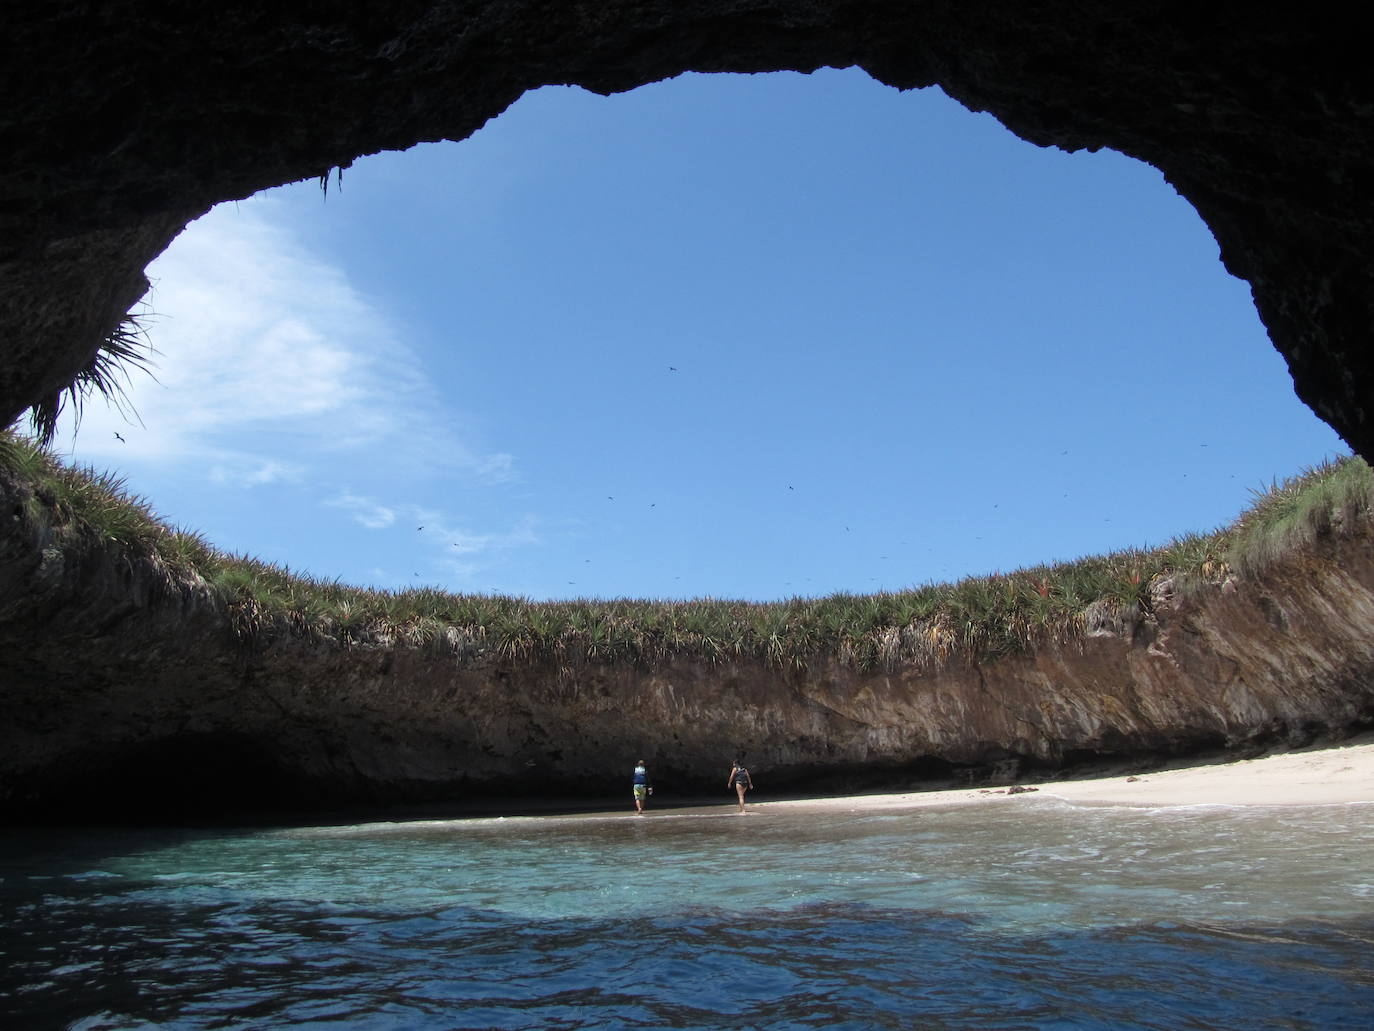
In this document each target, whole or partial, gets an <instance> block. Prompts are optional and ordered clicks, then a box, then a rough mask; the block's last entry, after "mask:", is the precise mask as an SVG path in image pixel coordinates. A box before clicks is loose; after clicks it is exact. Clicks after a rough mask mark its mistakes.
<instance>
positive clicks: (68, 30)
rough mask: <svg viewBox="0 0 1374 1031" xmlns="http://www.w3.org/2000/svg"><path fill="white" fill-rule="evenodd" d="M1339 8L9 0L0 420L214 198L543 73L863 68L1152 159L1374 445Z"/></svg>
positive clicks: (1303, 371)
mask: <svg viewBox="0 0 1374 1031" xmlns="http://www.w3.org/2000/svg"><path fill="white" fill-rule="evenodd" d="M1348 10H1349V11H1351V12H1353V11H1354V10H1355V9H1354V8H1349V9H1348ZM1355 17H1356V15H1355V14H1354V13H1350V14H1347V15H1343V16H1335V15H1333V14H1332V13H1331V12H1330V11H1329V10H1328V11H1324V12H1323V13H1322V15H1321V17H1320V18H1318V17H1316V16H1315V15H1314V14H1313V13H1312V12H1311V11H1309V10H1307V9H1304V8H1295V7H1278V6H1276V7H1266V6H1264V5H1250V4H1233V3H1215V4H1181V3H1163V2H1153V3H1136V4H1081V3H1076V2H1046V3H1039V4H1026V3H1022V2H1019V0H1007V2H992V3H977V4H974V3H967V2H963V0H933V2H924V3H913V2H910V0H827V2H821V0H597V2H594V3H593V2H570V0H557V2H548V0H544V2H536V0H493V2H461V0H389V2H386V3H374V4H366V5H362V4H357V5H354V4H337V5H331V4H281V3H278V2H276V0H255V2H246V3H234V2H232V0H231V2H227V3H223V4H215V5H197V4H166V3H154V2H150V0H102V2H100V3H95V2H92V0H79V2H75V3H64V4H60V5H54V4H52V3H48V2H40V0H18V2H15V3H11V4H8V5H7V6H6V11H5V25H4V28H5V32H4V37H3V39H0V84H2V86H3V88H2V89H0V95H3V96H4V97H5V104H4V105H3V106H0V155H3V159H0V160H3V168H0V425H4V424H7V423H8V422H10V421H12V420H13V419H14V418H16V417H17V416H18V415H19V414H20V413H21V412H22V411H23V410H24V409H25V408H26V407H28V406H29V405H30V404H32V403H34V402H35V401H38V400H40V399H42V398H45V397H48V396H50V395H51V394H52V393H53V392H54V391H56V390H59V389H60V388H62V387H63V386H65V385H66V384H68V383H70V382H71V381H72V379H73V377H74V376H75V375H76V374H77V373H78V372H79V371H80V370H81V369H82V368H83V367H85V366H86V365H87V363H88V362H89V361H90V360H91V358H92V356H93V354H94V353H95V351H96V349H97V348H98V347H99V345H100V343H101V341H102V340H103V339H104V338H105V337H106V336H107V335H108V334H109V333H110V332H111V331H112V330H113V329H114V328H115V327H116V326H117V325H118V324H119V322H120V320H121V318H122V317H123V316H124V314H125V313H126V312H127V311H128V310H129V309H130V308H131V307H132V306H133V305H134V304H135V303H136V302H137V300H138V298H139V297H140V296H141V294H142V293H143V292H144V290H145V289H146V279H145V278H144V276H143V269H144V268H145V266H146V265H147V264H148V262H149V261H151V260H152V259H153V258H154V257H156V255H157V254H158V253H160V252H161V250H162V249H163V248H164V247H165V246H166V245H167V244H168V243H169V242H170V240H171V239H172V238H173V237H174V236H175V235H176V234H177V233H178V232H179V231H180V230H181V229H182V228H183V227H184V226H185V225H186V223H187V222H188V221H190V220H191V219H193V218H195V217H197V216H199V215H200V214H202V213H203V212H205V211H206V210H208V209H209V208H210V207H211V206H213V205H214V204H216V203H218V202H220V201H223V200H229V199H235V198H241V197H246V196H248V195H250V194H252V193H254V192H257V191H259V190H262V189H265V188H268V187H271V186H274V185H278V184H281V183H284V182H289V181H293V180H299V179H302V178H306V177H312V176H320V175H323V174H326V173H327V172H329V171H330V170H331V169H333V168H340V167H346V166H347V165H349V164H350V163H351V162H352V161H353V160H354V159H356V158H357V157H359V156H360V155H365V154H369V153H374V152H376V151H379V150H386V149H401V148H406V147H409V146H412V145H414V144H415V143H418V142H421V141H427V140H438V139H454V140H458V139H463V138H465V137H467V136H469V135H471V134H472V133H473V132H474V131H476V130H477V129H478V128H479V127H480V126H481V125H482V124H483V123H484V122H486V121H487V120H488V119H490V118H493V117H495V116H496V115H498V114H500V113H501V112H502V111H503V110H505V108H506V107H507V106H509V105H510V104H511V103H512V102H513V101H514V100H516V99H517V98H518V97H519V96H520V95H521V94H522V93H523V92H524V91H526V90H529V89H533V88H536V87H539V86H542V85H546V84H578V85H581V86H584V87H586V88H588V89H590V90H594V91H596V92H600V93H611V92H617V91H623V90H628V89H632V88H634V87H636V86H639V85H642V84H644V83H648V82H652V81H656V80H659V79H663V78H666V77H669V76H673V75H676V74H679V73H681V72H684V71H689V70H691V71H700V72H725V71H732V72H762V71H775V70H784V69H790V70H798V71H811V70H814V69H816V68H818V67H822V66H836V67H848V66H859V67H862V68H863V69H865V70H867V71H868V72H869V73H870V74H871V75H873V76H874V77H875V78H877V79H879V80H881V81H883V82H885V83H888V84H890V85H892V86H896V87H899V88H903V89H905V88H913V87H921V86H929V85H939V86H940V87H942V88H943V89H944V90H945V91H946V92H947V93H949V94H950V95H952V96H953V97H955V98H956V99H958V100H960V101H961V102H963V103H964V104H965V105H967V106H968V107H970V108H972V109H975V110H985V111H989V112H991V113H992V114H994V115H995V116H996V117H998V118H999V119H1001V121H1002V122H1003V123H1004V124H1006V125H1007V126H1008V127H1009V128H1010V129H1011V130H1012V131H1014V132H1015V133H1017V134H1018V135H1019V136H1021V137H1022V138H1024V139H1026V140H1029V141H1031V142H1033V143H1036V144H1040V145H1055V146H1060V147H1064V148H1068V149H1078V148H1090V149H1091V148H1098V147H1111V148H1114V149H1116V150H1119V151H1121V152H1123V153H1125V154H1129V155H1132V156H1134V157H1137V158H1140V159H1142V160H1144V161H1147V162H1149V163H1150V164H1152V165H1154V166H1155V167H1156V168H1158V169H1160V170H1161V171H1162V172H1163V173H1164V175H1165V176H1166V177H1167V179H1168V180H1169V182H1170V183H1172V184H1173V186H1174V187H1175V188H1176V189H1178V191H1179V192H1180V193H1181V194H1182V195H1183V196H1184V197H1186V198H1187V199H1188V200H1189V201H1190V202H1192V204H1193V205H1194V206H1195V207H1196V208H1197V210H1198V211H1199V212H1200V214H1201V215H1202V217H1203V219H1204V220H1205V221H1206V222H1207V224H1208V225H1209V226H1210V227H1211V229H1212V231H1213V233H1214V234H1215V236H1216V239H1217V241H1218V243H1219V245H1220V248H1221V258H1222V261H1223V262H1224V263H1225V265H1226V267H1227V268H1228V269H1229V270H1230V271H1231V272H1232V273H1234V274H1235V275H1237V276H1240V277H1242V278H1244V279H1246V280H1247V281H1248V282H1249V283H1250V285H1251V287H1252V289H1253V294H1254V298H1255V303H1256V306H1257V307H1258V309H1259V313H1260V316H1261V318H1262V319H1263V321H1264V323H1265V325H1266V326H1267V327H1268V330H1269V333H1270V336H1271V338H1272V340H1273V341H1274V344H1275V345H1276V346H1277V348H1278V349H1279V350H1280V351H1281V352H1282V353H1283V355H1284V356H1285V358H1286V359H1287V361H1288V366H1289V369H1290V371H1291V372H1292V375H1293V379H1294V383H1295V386H1296V389H1297V393H1298V395H1299V396H1300V397H1301V398H1302V399H1303V400H1304V401H1305V402H1306V403H1307V404H1308V405H1309V406H1311V407H1312V409H1313V410H1314V411H1315V412H1316V413H1317V414H1318V415H1319V416H1320V417H1321V418H1323V419H1324V420H1326V421H1327V422H1328V423H1329V424H1330V425H1331V426H1332V427H1333V428H1335V429H1336V431H1337V432H1338V433H1340V434H1341V436H1342V437H1343V438H1344V439H1345V440H1346V441H1347V442H1348V443H1349V444H1350V445H1351V446H1352V448H1353V449H1354V450H1356V451H1357V452H1358V453H1360V454H1362V455H1363V456H1365V457H1366V458H1374V424H1371V417H1370V410H1369V398H1370V396H1371V387H1374V361H1371V358H1370V357H1369V354H1368V348H1367V345H1366V341H1367V339H1368V336H1369V331H1370V327H1371V322H1374V276H1371V274H1370V262H1371V258H1370V256H1369V242H1370V240H1371V239H1374V189H1371V187H1374V131H1371V130H1374V90H1372V89H1371V85H1370V84H1371V81H1372V80H1371V78H1370V77H1369V76H1368V74H1367V72H1368V57H1367V51H1366V48H1365V47H1364V46H1363V45H1362V44H1361V40H1362V39H1363V38H1364V37H1363V34H1362V33H1361V32H1360V31H1359V30H1358V27H1357V25H1356V24H1355V23H1354V22H1353V21H1351V20H1349V19H1353V18H1355ZM893 131H894V132H900V131H903V129H902V126H900V125H894V126H893ZM187 400H188V403H189V402H190V401H191V399H187Z"/></svg>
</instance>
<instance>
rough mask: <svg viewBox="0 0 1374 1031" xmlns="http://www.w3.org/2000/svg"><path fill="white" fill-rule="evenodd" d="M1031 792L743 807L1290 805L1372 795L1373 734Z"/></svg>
mask: <svg viewBox="0 0 1374 1031" xmlns="http://www.w3.org/2000/svg"><path fill="white" fill-rule="evenodd" d="M1029 786H1030V787H1033V788H1034V790H1035V792H1036V793H1035V794H1030V795H1023V794H1019V793H1017V794H1012V793H1009V791H1008V789H1007V788H1005V787H1000V788H960V789H955V790H948V791H925V792H910V793H906V794H894V795H859V796H850V797H846V798H816V799H798V800H789V801H782V802H760V803H758V804H757V806H755V805H754V804H753V803H751V808H754V807H756V808H759V809H784V808H794V807H800V808H812V809H842V810H862V809H906V808H926V807H934V806H945V805H968V804H969V803H971V802H981V803H987V804H996V803H1001V804H1006V805H1015V804H1016V803H1017V802H1019V801H1020V800H1021V799H1023V798H1026V797H1031V798H1046V797H1048V798H1059V799H1063V800H1064V801H1066V802H1071V803H1074V804H1076V805H1091V806H1103V805H1114V806H1193V805H1218V806H1238V805H1243V806H1273V805H1283V806H1293V805H1339V804H1345V803H1351V802H1371V803H1374V735H1364V736H1362V737H1360V738H1356V739H1352V741H1351V742H1350V743H1347V744H1344V745H1338V746H1334V747H1330V748H1313V749H1307V750H1303V751H1296V752H1286V753H1283V754H1280V755H1270V756H1266V757H1264V758H1260V759H1242V760H1238V761H1236V762H1229V763H1214V764H1210V765H1204V766H1184V765H1182V764H1180V765H1179V766H1178V767H1176V768H1174V767H1170V768H1164V769H1160V770H1156V771H1152V772H1150V773H1140V774H1135V775H1127V774H1119V775H1115V776H1109V777H1100V778H1095V779H1089V780H1064V781H1055V782H1052V783H1044V784H1036V785H1029Z"/></svg>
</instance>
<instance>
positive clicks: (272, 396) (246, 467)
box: [60, 197, 513, 486]
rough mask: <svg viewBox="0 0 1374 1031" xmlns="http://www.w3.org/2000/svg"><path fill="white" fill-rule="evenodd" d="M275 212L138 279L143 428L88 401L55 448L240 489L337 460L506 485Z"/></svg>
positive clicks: (265, 205) (189, 234) (201, 239)
mask: <svg viewBox="0 0 1374 1031" xmlns="http://www.w3.org/2000/svg"><path fill="white" fill-rule="evenodd" d="M274 208H275V202H274V201H273V199H272V198H270V197H266V198H256V199H254V200H253V201H251V202H246V203H244V204H243V205H222V206H221V207H219V208H216V209H215V210H214V211H212V212H210V213H209V214H208V215H206V216H205V217H204V218H202V219H200V220H199V221H197V222H196V223H194V224H193V225H192V226H191V227H190V228H188V229H187V230H186V231H185V232H184V233H183V234H182V235H181V236H180V237H178V238H177V239H176V240H175V241H174V242H173V243H172V245H171V246H170V247H169V248H168V249H167V251H166V253H164V254H163V255H162V256H161V257H160V258H158V260H157V261H155V262H154V263H153V264H152V266H150V268H149V270H148V275H149V279H150V280H151V281H152V282H153V284H154V285H153V289H152V291H151V292H150V294H149V297H148V299H147V300H148V307H149V309H150V310H151V312H153V313H154V314H152V315H151V316H149V317H148V318H147V319H146V320H145V325H146V326H147V328H148V334H149V339H150V341H151V343H152V345H153V346H154V347H155V348H156V350H157V351H158V352H159V353H158V355H157V356H156V357H155V368H154V375H155V376H156V380H154V379H152V378H150V377H148V376H145V375H143V374H142V373H139V372H134V373H133V374H132V376H131V383H130V386H129V390H128V394H129V399H130V402H131V403H132V406H133V408H134V410H136V411H137V412H138V415H139V417H140V420H141V423H142V425H141V426H139V425H132V426H130V425H127V424H126V423H125V420H124V419H123V418H122V417H121V415H120V414H119V413H118V412H117V411H114V410H112V409H109V408H107V407H106V405H105V404H104V403H103V402H101V401H100V400H99V399H96V400H95V401H93V402H91V403H89V404H88V406H87V411H86V414H85V418H84V419H83V422H82V425H81V428H80V433H79V435H78V436H77V437H76V438H75V440H73V433H72V426H71V419H70V418H67V419H66V420H65V422H64V428H63V433H62V436H61V440H60V443H61V446H62V447H63V449H64V450H74V451H76V452H77V453H78V454H79V457H81V458H83V459H87V460H92V459H117V460H126V459H136V460H142V461H147V462H152V463H158V464H171V463H177V464H185V463H198V464H199V465H200V467H201V469H202V471H203V472H204V474H205V475H207V476H208V477H209V478H211V479H213V480H215V481H216V482H220V483H236V484H240V485H243V486H252V485H255V484H260V483H265V482H271V481H273V480H276V479H281V478H284V477H285V478H295V479H299V478H301V477H304V476H306V475H307V473H308V471H309V470H310V468H311V466H312V464H314V463H315V462H317V461H320V460H323V459H324V458H325V457H326V456H330V455H333V456H339V455H340V454H345V453H351V454H353V455H355V456H357V457H358V458H359V459H360V460H363V461H369V460H371V461H384V462H387V463H391V464H393V465H394V464H397V463H403V462H404V463H410V464H413V465H414V466H415V467H416V469H417V470H423V469H435V468H438V467H443V468H445V469H447V470H451V471H454V472H456V473H458V474H460V475H462V476H464V477H465V478H467V479H469V480H472V481H476V482H492V481H502V480H509V479H510V478H512V476H513V469H512V466H513V460H512V458H511V456H510V455H507V454H502V453H495V454H484V453H480V452H478V451H476V450H474V449H473V448H471V447H469V446H468V445H466V444H465V442H463V441H461V440H459V439H457V438H456V434H455V433H454V431H453V429H452V424H451V421H450V420H449V418H448V417H447V414H446V413H445V411H444V409H443V403H442V400H441V398H440V397H439V395H438V393H437V392H436V391H435V390H434V389H433V387H432V386H431V385H430V383H429V382H428V380H427V379H426V378H425V375H424V373H423V363H422V362H421V360H420V359H419V357H418V356H417V355H416V354H415V352H414V351H412V350H411V349H410V348H408V347H407V346H406V345H405V344H404V343H402V340H401V337H402V335H403V332H402V329H401V327H399V326H397V325H395V324H393V323H392V322H391V321H389V319H388V318H387V316H386V315H385V314H384V313H383V312H382V311H380V310H379V309H378V308H377V307H375V306H374V305H372V304H370V303H369V302H368V301H367V300H366V299H365V298H364V297H363V296H362V295H361V294H360V293H359V292H358V291H357V290H356V289H354V288H353V286H352V285H351V284H350V283H349V282H348V279H347V277H346V276H345V274H344V273H343V272H342V271H341V270H340V269H339V268H338V267H336V266H335V265H332V264H330V263H329V262H327V261H325V260H323V259H322V258H320V257H319V256H317V255H315V254H312V253H310V252H309V251H308V250H306V249H305V248H303V247H302V246H301V245H300V244H299V243H298V242H297V241H296V240H294V239H293V238H292V236H291V235H290V234H289V233H288V232H287V231H286V230H285V229H283V228H282V227H280V226H278V225H276V224H274V223H273V221H272V220H271V215H272V212H273V210H274ZM116 432H119V433H120V435H121V436H122V437H123V438H124V441H123V442H121V441H119V440H118V439H116V437H115V436H114V434H115V433H116ZM287 451H289V454H290V457H289V459H285V458H283V457H282V455H283V453H284V452H287Z"/></svg>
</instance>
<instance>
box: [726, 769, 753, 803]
mask: <svg viewBox="0 0 1374 1031" xmlns="http://www.w3.org/2000/svg"><path fill="white" fill-rule="evenodd" d="M731 784H733V785H734V786H735V794H737V795H738V796H739V811H740V812H744V793H745V792H746V791H748V790H749V789H750V788H752V787H753V786H754V782H753V780H752V779H750V777H749V771H748V770H746V769H745V768H744V767H743V766H741V765H740V761H739V760H738V759H736V760H735V764H734V765H733V766H731V767H730V779H729V780H727V781H726V782H725V786H726V787H727V788H728V787H729V786H730V785H731Z"/></svg>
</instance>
